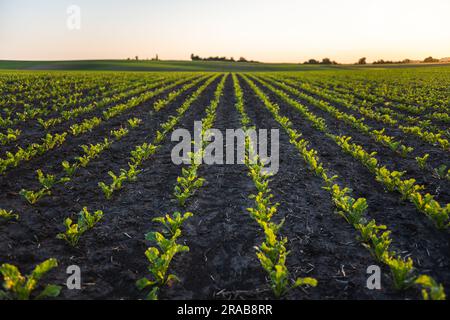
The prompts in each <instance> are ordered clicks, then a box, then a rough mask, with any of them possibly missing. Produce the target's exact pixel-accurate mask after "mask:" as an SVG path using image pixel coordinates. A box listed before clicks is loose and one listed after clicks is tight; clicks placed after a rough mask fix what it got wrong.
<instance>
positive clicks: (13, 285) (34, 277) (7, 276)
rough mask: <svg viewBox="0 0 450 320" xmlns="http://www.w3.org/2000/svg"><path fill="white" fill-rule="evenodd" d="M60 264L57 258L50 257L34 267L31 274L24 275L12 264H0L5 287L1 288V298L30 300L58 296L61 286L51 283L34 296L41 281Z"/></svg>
mask: <svg viewBox="0 0 450 320" xmlns="http://www.w3.org/2000/svg"><path fill="white" fill-rule="evenodd" d="M57 266H58V262H57V260H56V259H48V260H46V261H44V262H43V263H41V264H39V265H38V266H36V268H34V270H33V272H32V273H31V274H29V275H26V276H23V275H22V274H21V273H20V271H19V269H18V268H17V267H16V266H14V265H11V264H6V263H5V264H3V265H2V266H0V273H1V274H2V275H3V279H4V282H3V288H4V289H5V291H3V290H0V299H7V300H29V299H30V298H34V299H44V298H52V297H57V296H58V295H59V293H60V292H61V287H60V286H57V285H52V284H49V285H47V286H46V287H45V288H44V290H43V291H42V292H41V293H39V294H38V295H37V296H34V297H33V296H32V294H33V292H34V291H35V290H36V288H37V286H38V283H39V281H40V280H41V279H42V278H43V277H44V276H45V274H47V273H48V272H49V271H50V270H52V269H53V268H56V267H57Z"/></svg>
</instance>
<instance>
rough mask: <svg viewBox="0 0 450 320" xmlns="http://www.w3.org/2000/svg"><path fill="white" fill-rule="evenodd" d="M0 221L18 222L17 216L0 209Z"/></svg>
mask: <svg viewBox="0 0 450 320" xmlns="http://www.w3.org/2000/svg"><path fill="white" fill-rule="evenodd" d="M0 219H4V220H19V215H18V214H17V213H13V212H12V210H11V211H6V210H5V209H0Z"/></svg>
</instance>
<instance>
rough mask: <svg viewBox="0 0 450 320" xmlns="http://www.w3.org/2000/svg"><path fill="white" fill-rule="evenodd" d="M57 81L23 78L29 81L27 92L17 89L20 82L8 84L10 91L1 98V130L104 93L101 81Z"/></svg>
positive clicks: (9, 82) (25, 87) (41, 78)
mask: <svg viewBox="0 0 450 320" xmlns="http://www.w3.org/2000/svg"><path fill="white" fill-rule="evenodd" d="M3 77H4V75H2V77H1V78H3ZM55 79H58V80H51V79H50V78H46V77H39V76H37V77H33V79H32V80H31V78H30V76H29V75H27V76H26V78H25V79H23V80H24V81H26V82H27V84H26V85H25V86H23V89H24V91H23V92H21V91H18V90H17V89H19V90H20V86H21V83H20V82H18V81H8V84H7V87H8V88H7V90H5V93H4V94H3V95H2V96H1V98H0V106H1V108H0V110H1V113H0V127H3V126H6V125H8V124H15V123H18V122H21V121H26V120H28V119H32V118H35V117H36V116H38V115H44V114H48V113H49V112H50V110H51V109H53V108H58V107H59V106H61V105H64V102H73V101H77V100H79V99H82V97H87V96H89V95H96V94H98V93H99V92H101V91H102V90H101V86H102V84H101V83H100V82H98V81H89V80H88V81H86V80H83V79H81V78H79V79H75V78H73V79H72V80H73V81H67V82H65V81H60V80H61V79H60V78H58V77H55ZM96 92H97V93H96ZM50 106H51V108H49V107H50ZM14 115H15V117H14Z"/></svg>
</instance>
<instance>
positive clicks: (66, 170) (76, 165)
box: [19, 118, 142, 205]
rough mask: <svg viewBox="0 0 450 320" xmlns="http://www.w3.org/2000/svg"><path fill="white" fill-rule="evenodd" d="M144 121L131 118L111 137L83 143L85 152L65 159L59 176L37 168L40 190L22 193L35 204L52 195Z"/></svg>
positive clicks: (23, 190)
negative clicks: (71, 159) (59, 186)
mask: <svg viewBox="0 0 450 320" xmlns="http://www.w3.org/2000/svg"><path fill="white" fill-rule="evenodd" d="M141 123H142V120H141V119H138V118H130V119H128V120H127V124H126V126H121V127H120V128H118V129H116V130H111V132H110V136H109V138H104V139H103V141H102V142H99V143H96V144H89V145H82V146H81V149H82V150H83V153H82V154H81V155H79V156H77V157H75V158H74V160H75V161H74V162H72V163H71V162H69V161H67V160H64V161H63V162H62V163H61V166H62V171H61V173H60V174H59V175H58V176H57V175H54V174H44V173H43V172H42V170H40V169H39V170H37V171H36V173H37V178H38V181H39V184H40V185H41V187H40V189H39V190H36V191H35V190H26V189H22V190H21V191H20V193H19V194H20V195H21V196H22V197H24V199H25V200H26V201H28V203H29V204H31V205H34V204H36V203H37V202H38V201H40V200H41V199H42V198H43V197H45V196H50V195H52V189H53V188H54V187H55V186H56V185H58V184H63V183H67V182H69V181H71V180H72V179H73V177H74V176H75V174H76V172H77V171H78V170H79V169H80V168H86V167H87V166H88V165H89V163H90V162H91V161H93V160H95V159H97V158H99V157H100V156H101V154H102V153H103V152H104V151H106V150H108V149H110V147H111V146H112V144H113V143H114V142H118V141H120V140H121V139H122V138H123V137H125V136H126V135H128V134H129V132H130V130H131V129H135V128H137V127H138V126H139V125H140V124H141Z"/></svg>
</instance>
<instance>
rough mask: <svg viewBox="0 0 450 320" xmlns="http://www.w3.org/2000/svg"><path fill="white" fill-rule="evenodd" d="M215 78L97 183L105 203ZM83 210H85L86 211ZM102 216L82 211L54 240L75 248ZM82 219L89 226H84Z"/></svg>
mask: <svg viewBox="0 0 450 320" xmlns="http://www.w3.org/2000/svg"><path fill="white" fill-rule="evenodd" d="M218 76H219V75H213V76H211V77H210V78H209V79H208V80H207V81H206V82H205V83H204V84H202V86H200V87H199V88H198V89H197V90H196V91H195V92H194V93H192V95H190V97H189V98H188V99H186V100H185V101H184V102H183V104H182V105H181V106H180V107H179V108H178V109H177V115H176V116H174V117H170V118H169V120H167V121H166V122H165V123H163V124H161V128H162V129H161V130H158V131H157V133H156V137H155V138H154V140H153V142H152V143H143V144H141V145H138V146H136V147H135V149H134V150H132V151H131V153H130V154H131V157H130V162H129V163H128V168H127V169H121V170H120V173H119V174H117V175H116V174H114V173H113V172H112V171H110V172H109V173H108V174H109V175H110V176H111V178H112V182H111V183H110V184H109V185H108V184H106V183H104V182H99V183H98V185H99V188H100V189H101V190H102V191H103V193H104V195H105V198H106V199H107V200H109V199H111V198H112V196H113V194H114V192H116V191H118V190H121V189H122V188H123V184H124V183H125V182H134V181H136V180H137V176H138V174H139V173H140V172H141V170H140V169H139V167H140V166H141V165H142V164H143V163H144V161H146V160H148V159H149V158H150V157H151V156H152V155H154V154H155V153H156V152H157V150H158V149H159V148H160V147H161V143H162V142H163V140H164V139H165V137H166V135H167V134H168V133H169V132H170V131H171V130H172V129H173V128H174V126H175V125H176V124H177V123H178V122H179V121H180V119H181V117H182V116H183V115H184V113H185V112H186V111H187V110H188V109H189V107H190V106H191V105H192V103H194V102H195V101H196V100H197V99H198V98H199V97H200V95H201V94H202V92H203V91H204V90H206V88H207V87H208V86H209V85H210V84H211V83H212V82H213V81H214V80H215V79H216V78H217V77H218ZM86 211H87V209H86ZM102 217H103V212H101V211H96V212H94V213H93V214H90V213H89V211H87V212H85V211H84V210H83V211H81V212H80V214H79V217H78V220H77V223H74V222H73V221H72V219H70V218H67V219H65V221H64V226H65V228H66V231H65V232H64V233H61V234H59V235H58V238H60V239H63V240H65V241H66V242H67V243H68V244H69V245H71V246H76V245H77V244H78V242H79V240H80V238H81V236H82V235H83V234H84V233H85V232H86V231H88V230H90V229H92V228H93V227H94V226H95V224H96V223H98V222H99V221H100V220H101V218H102ZM85 220H88V221H91V222H92V223H86V222H85Z"/></svg>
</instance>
